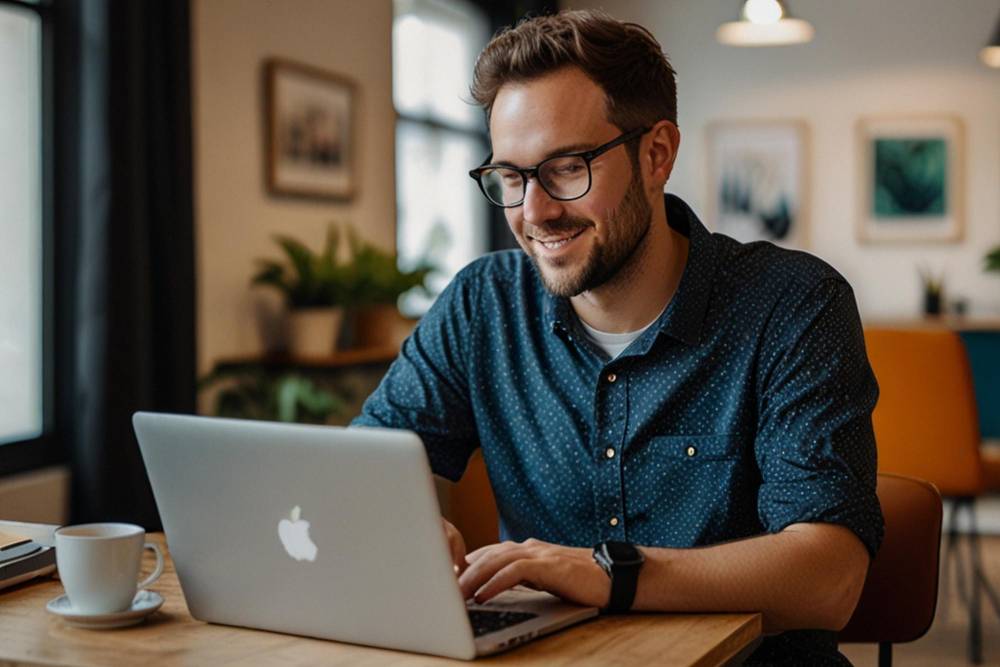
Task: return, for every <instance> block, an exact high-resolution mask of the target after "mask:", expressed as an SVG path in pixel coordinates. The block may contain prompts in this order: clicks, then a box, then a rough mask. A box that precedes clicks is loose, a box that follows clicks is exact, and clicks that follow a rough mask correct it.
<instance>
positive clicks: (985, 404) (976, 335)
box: [961, 330, 1000, 439]
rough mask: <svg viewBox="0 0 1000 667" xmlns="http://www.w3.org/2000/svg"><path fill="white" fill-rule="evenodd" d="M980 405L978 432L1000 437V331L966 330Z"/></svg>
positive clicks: (978, 404) (977, 398)
mask: <svg viewBox="0 0 1000 667" xmlns="http://www.w3.org/2000/svg"><path fill="white" fill-rule="evenodd" d="M961 336H962V342H963V343H965V351H966V352H967V353H968V355H969V366H971V367H972V382H973V385H974V386H975V390H976V404H977V406H978V408H979V434H980V435H981V436H982V437H984V438H993V439H1000V331H993V330H991V331H963V332H962V333H961Z"/></svg>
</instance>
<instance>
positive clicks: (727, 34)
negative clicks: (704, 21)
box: [715, 0, 816, 46]
mask: <svg viewBox="0 0 1000 667" xmlns="http://www.w3.org/2000/svg"><path fill="white" fill-rule="evenodd" d="M815 33H816V31H815V30H814V29H813V27H812V24H810V23H809V22H808V21H803V20H802V19H796V18H792V16H791V15H790V14H789V13H788V6H787V3H785V2H782V1H781V0H745V1H744V3H743V9H742V10H741V11H740V19H739V20H738V21H730V22H728V23H723V24H722V25H720V26H719V29H718V30H717V31H716V32H715V38H716V39H717V40H718V41H719V42H721V43H722V44H727V45H729V46H780V45H784V44H804V43H805V42H808V41H810V40H812V38H813V35H814V34H815Z"/></svg>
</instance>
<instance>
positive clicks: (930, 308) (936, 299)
mask: <svg viewBox="0 0 1000 667" xmlns="http://www.w3.org/2000/svg"><path fill="white" fill-rule="evenodd" d="M940 314H941V293H940V292H924V315H940Z"/></svg>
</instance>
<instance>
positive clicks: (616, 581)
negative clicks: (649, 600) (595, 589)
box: [594, 542, 644, 614]
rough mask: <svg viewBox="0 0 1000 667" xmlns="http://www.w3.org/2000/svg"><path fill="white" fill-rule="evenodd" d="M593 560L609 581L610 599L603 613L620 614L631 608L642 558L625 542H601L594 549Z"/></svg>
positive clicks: (631, 545)
mask: <svg viewBox="0 0 1000 667" xmlns="http://www.w3.org/2000/svg"><path fill="white" fill-rule="evenodd" d="M594 560H595V561H597V564H598V565H600V566H601V568H602V569H603V570H604V571H605V573H607V575H608V577H609V578H610V579H611V597H610V598H609V600H608V606H607V607H606V608H605V611H607V612H609V613H612V614H621V613H624V612H626V611H628V610H630V609H631V608H632V603H633V602H634V601H635V591H636V587H637V585H638V583H639V570H641V569H642V563H643V560H644V559H643V556H642V552H641V551H639V550H638V549H637V548H636V547H635V545H633V544H629V543H627V542H602V543H600V544H598V545H597V546H595V547H594Z"/></svg>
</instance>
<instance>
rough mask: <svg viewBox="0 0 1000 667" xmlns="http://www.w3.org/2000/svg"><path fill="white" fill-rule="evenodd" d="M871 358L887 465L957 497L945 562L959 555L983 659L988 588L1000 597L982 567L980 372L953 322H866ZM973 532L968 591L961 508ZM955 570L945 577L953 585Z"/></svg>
mask: <svg viewBox="0 0 1000 667" xmlns="http://www.w3.org/2000/svg"><path fill="white" fill-rule="evenodd" d="M865 344H866V347H867V350H868V359H869V361H870V362H871V365H872V369H873V370H874V371H875V377H876V378H877V379H878V384H879V402H878V405H877V406H876V408H875V412H874V414H873V415H872V422H873V424H874V427H875V442H876V443H877V446H878V468H879V472H891V473H899V474H902V475H908V476H911V477H917V478H920V479H926V480H928V481H930V482H932V483H933V484H934V485H935V486H937V488H938V489H939V490H940V492H941V495H942V496H945V497H946V498H948V499H949V500H950V502H951V511H950V515H949V531H948V539H947V542H946V548H945V569H946V572H947V569H948V565H949V563H950V562H952V561H953V562H954V563H955V568H956V575H957V577H956V578H957V583H958V586H959V590H960V593H961V594H962V597H963V599H964V600H967V601H968V605H969V619H970V622H969V659H970V660H971V661H972V662H973V663H976V664H979V663H980V662H982V615H981V610H980V607H981V596H982V595H983V594H986V595H987V597H988V598H989V600H990V602H991V603H992V604H993V607H994V610H995V611H996V613H997V615H998V616H1000V599H998V598H997V595H996V593H995V592H994V591H993V589H992V588H991V587H990V585H989V582H988V581H987V579H986V577H985V575H984V574H983V569H982V559H981V552H980V548H979V534H978V529H977V526H976V513H975V500H976V498H977V497H978V496H980V495H981V494H982V493H983V492H984V491H985V488H986V485H985V484H986V483H985V478H984V470H983V461H982V456H981V454H980V450H979V445H980V437H979V423H978V418H977V414H976V401H975V396H974V393H973V385H972V375H971V372H970V370H969V362H968V359H967V358H966V353H965V348H964V347H963V346H962V342H961V339H960V338H959V336H958V334H956V333H954V332H952V331H947V330H916V329H879V328H866V329H865ZM963 511H964V512H965V513H966V515H967V516H968V524H969V527H970V532H969V533H968V540H969V546H970V549H969V561H968V564H967V565H968V570H969V578H970V580H971V581H970V582H969V583H970V585H969V587H968V588H969V590H968V591H966V586H965V576H964V570H965V567H966V565H965V564H963V563H962V560H961V558H959V555H958V552H957V547H958V542H959V533H958V530H957V525H958V518H959V513H960V512H963ZM947 581H948V580H947V577H946V578H945V583H944V585H947Z"/></svg>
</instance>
